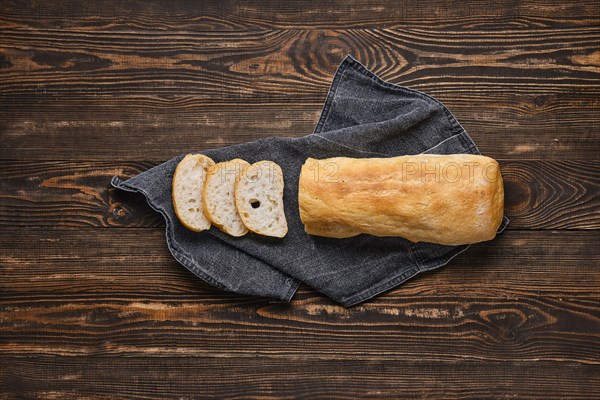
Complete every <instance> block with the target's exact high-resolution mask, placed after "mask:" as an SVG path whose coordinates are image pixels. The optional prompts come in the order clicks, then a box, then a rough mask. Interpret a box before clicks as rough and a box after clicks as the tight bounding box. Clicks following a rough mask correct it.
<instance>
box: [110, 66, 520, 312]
mask: <svg viewBox="0 0 600 400" xmlns="http://www.w3.org/2000/svg"><path fill="white" fill-rule="evenodd" d="M189 152H190V153H193V152H194V149H189ZM201 153H203V154H206V155H207V156H209V157H211V158H212V159H213V160H215V162H220V161H226V160H230V159H233V158H243V159H245V160H247V161H248V162H250V163H253V162H256V161H260V160H273V161H275V162H276V163H278V164H279V165H280V166H281V167H282V169H283V174H284V181H285V189H284V200H285V214H286V218H287V221H288V226H289V232H288V234H287V236H286V237H285V238H283V239H276V238H269V237H262V236H260V235H256V234H253V233H250V234H248V235H246V236H243V237H241V238H234V237H231V236H229V235H227V234H224V233H222V232H220V231H219V230H218V229H216V228H214V227H212V228H211V229H210V230H209V231H206V232H200V233H196V232H192V231H189V230H188V229H186V228H184V227H183V226H182V225H181V224H180V223H179V221H178V220H177V217H176V216H175V213H174V211H173V204H172V202H171V179H172V176H173V172H174V170H175V167H176V166H177V163H178V162H179V161H180V160H181V159H182V158H183V156H184V155H180V156H178V157H175V158H173V159H171V160H169V161H167V162H165V163H163V164H160V165H158V166H156V167H154V168H152V169H150V170H148V171H146V172H144V173H141V174H140V175H137V176H135V177H133V178H131V179H129V180H127V181H121V180H120V179H119V178H117V177H115V178H113V180H112V185H113V186H114V187H116V188H119V189H123V190H127V191H134V192H141V193H143V194H144V195H145V196H146V198H147V201H148V203H149V204H150V206H151V207H152V208H154V209H155V210H156V211H158V212H160V213H161V214H162V215H163V216H164V217H165V220H166V237H167V244H168V247H169V249H170V251H171V253H172V254H173V256H174V257H175V258H176V259H177V260H178V261H179V262H180V263H181V264H183V265H184V266H185V267H187V268H188V269H189V270H190V271H192V272H193V273H194V274H196V275H197V276H198V277H200V278H202V279H203V280H205V281H206V282H208V283H210V284H212V285H214V286H217V287H220V288H223V289H226V290H230V291H233V292H238V293H243V294H249V295H258V296H266V297H270V298H273V299H279V300H286V301H289V300H290V299H291V298H292V296H293V294H294V292H295V291H296V288H297V287H298V285H299V283H300V281H303V282H305V283H307V284H308V285H310V286H311V287H313V288H315V289H316V290H318V291H319V292H322V293H324V294H325V295H327V296H329V297H330V298H331V299H333V300H335V301H336V302H338V303H340V304H342V305H344V306H351V305H354V304H357V303H360V302H362V301H365V300H367V299H369V298H371V297H373V296H375V295H377V294H379V293H381V292H383V291H386V290H388V289H390V288H393V287H395V286H397V285H399V284H400V283H402V282H404V281H406V280H407V279H409V278H411V277H413V276H415V275H417V274H418V273H420V272H423V271H428V270H431V269H435V268H438V267H441V266H443V265H445V264H447V263H448V262H449V261H450V260H451V259H452V258H453V257H455V256H456V255H458V254H459V253H461V252H463V251H465V250H466V249H467V248H468V246H466V245H465V246H443V245H437V244H431V243H412V242H410V241H408V240H405V239H402V238H379V237H373V236H370V235H359V236H356V237H352V238H348V239H331V238H323V237H317V236H310V235H307V234H306V233H305V232H304V227H303V225H302V223H301V221H300V215H299V211H298V178H299V175H300V168H301V166H302V164H303V163H304V162H305V160H306V158H307V157H313V158H327V157H336V156H347V157H392V156H399V155H407V154H420V153H432V154H452V153H473V154H479V150H478V149H477V147H476V146H475V143H474V142H473V141H472V140H471V138H470V137H469V135H468V134H467V133H466V131H465V130H464V128H463V127H462V126H461V125H460V124H459V123H458V121H457V120H456V119H455V118H454V116H453V115H452V114H451V113H450V112H449V111H448V110H447V109H446V107H444V106H443V105H442V104H441V103H440V102H438V101H437V100H434V99H433V98H431V97H430V96H428V95H426V94H423V93H420V92H417V91H414V90H411V89H407V88H404V87H401V86H397V85H394V84H391V83H387V82H384V81H383V80H381V79H380V78H379V77H377V76H376V75H375V74H373V73H372V72H371V71H369V70H368V69H367V68H365V67H364V66H363V65H362V64H360V63H359V62H358V61H356V60H355V59H354V58H353V57H351V56H347V57H346V59H345V60H344V61H343V62H342V63H341V64H340V66H339V68H338V70H337V72H336V74H335V76H334V79H333V82H332V84H331V88H330V90H329V93H328V95H327V99H326V101H325V105H324V107H323V111H322V114H321V117H320V119H319V122H318V124H317V126H316V128H315V131H314V133H313V134H310V135H307V136H304V137H301V138H297V139H290V138H282V137H272V138H267V139H263V140H258V141H256V142H251V143H245V144H240V145H235V146H230V147H225V148H221V149H214V150H207V151H202V152H201ZM507 224H508V220H507V219H506V218H504V220H503V223H502V225H501V226H500V228H499V232H501V231H503V230H504V228H505V227H506V225H507Z"/></svg>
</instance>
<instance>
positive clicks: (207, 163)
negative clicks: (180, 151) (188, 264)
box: [172, 154, 215, 232]
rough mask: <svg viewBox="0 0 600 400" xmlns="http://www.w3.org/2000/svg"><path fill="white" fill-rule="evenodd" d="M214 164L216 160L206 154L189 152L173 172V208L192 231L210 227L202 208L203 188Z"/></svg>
mask: <svg viewBox="0 0 600 400" xmlns="http://www.w3.org/2000/svg"><path fill="white" fill-rule="evenodd" d="M213 165H215V162H214V161H213V160H211V159H210V158H209V157H206V156H205V155H202V154H188V155H186V156H185V157H184V158H183V160H181V161H180V162H179V164H178V165H177V168H176V169H175V173H174V174H173V187H172V190H173V208H174V209H175V214H176V215H177V218H179V221H180V222H181V223H182V224H183V226H185V227H186V228H188V229H190V230H192V231H196V232H200V231H204V230H206V229H208V228H210V221H209V220H208V219H207V218H206V217H205V216H204V211H203V209H202V208H203V207H202V188H203V186H204V180H205V179H206V175H207V173H208V170H209V168H210V167H212V166H213Z"/></svg>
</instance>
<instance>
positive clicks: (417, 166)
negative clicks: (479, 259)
mask: <svg viewBox="0 0 600 400" xmlns="http://www.w3.org/2000/svg"><path fill="white" fill-rule="evenodd" d="M298 203H299V207H300V218H301V220H302V222H303V223H304V225H305V230H306V232H307V233H309V234H314V235H319V236H327V237H336V238H343V237H351V236H355V235H357V234H360V233H367V234H371V235H374V236H401V237H404V238H407V239H409V240H411V241H413V242H420V241H424V242H432V243H440V244H452V245H456V244H466V243H475V242H480V241H484V240H490V239H492V238H494V236H495V235H496V231H497V229H498V227H499V226H500V223H501V222H502V216H503V214H504V189H503V184H502V176H501V174H500V168H499V165H498V163H497V162H496V161H495V160H493V159H491V158H489V157H484V156H477V155H470V154H455V155H447V156H446V155H416V156H402V157H393V158H370V159H354V158H346V157H337V158H330V159H325V160H315V159H311V158H309V159H308V160H307V161H306V162H305V164H304V165H303V166H302V170H301V173H300V180H299V188H298Z"/></svg>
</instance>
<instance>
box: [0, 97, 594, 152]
mask: <svg viewBox="0 0 600 400" xmlns="http://www.w3.org/2000/svg"><path fill="white" fill-rule="evenodd" d="M322 89H323V98H324V97H325V90H326V88H325V86H323V88H322ZM569 91H570V89H565V90H564V91H563V92H562V93H557V94H555V95H539V96H538V95H535V94H531V95H529V94H522V95H515V94H510V93H491V92H488V93H486V94H475V93H463V94H459V93H450V92H448V93H440V94H439V98H440V99H441V100H443V101H444V103H445V104H446V105H447V107H449V108H450V110H451V111H452V112H453V113H454V114H455V115H456V117H457V118H458V120H459V121H460V122H461V124H462V125H463V126H464V127H465V128H466V129H467V131H468V132H469V133H470V134H471V136H472V137H473V139H474V140H475V141H476V143H477V145H478V146H479V148H480V149H481V151H482V152H484V153H485V154H486V155H489V156H491V157H495V158H504V159H511V158H512V159H519V158H521V159H522V158H527V157H534V158H548V157H552V158H554V159H566V160H571V159H573V158H574V157H576V158H577V159H596V158H598V154H599V153H600V141H598V140H597V137H598V132H597V130H595V129H594V126H597V125H598V123H597V122H594V121H596V119H597V118H598V117H597V116H598V113H599V109H600V106H599V103H598V102H599V100H598V98H599V96H592V95H586V94H572V93H569ZM33 96H34V97H35V98H38V101H35V98H34V97H31V96H27V95H26V96H16V97H10V96H8V97H5V98H4V101H5V104H6V105H8V107H4V108H1V109H0V131H2V141H1V142H0V153H1V154H2V156H3V157H4V158H5V159H6V158H10V159H20V160H82V161H84V160H86V161H87V160H106V161H111V160H117V161H136V160H138V159H139V157H140V152H142V153H143V158H144V159H149V160H166V159H169V158H171V157H172V156H174V155H177V154H181V153H185V152H190V151H195V150H205V149H210V148H218V147H223V146H227V145H232V144H237V143H243V142H248V141H252V140H257V139H261V138H265V137H269V136H287V137H299V136H303V135H306V134H309V133H311V132H312V130H313V129H314V126H315V125H316V122H317V120H318V118H319V114H320V111H321V107H322V103H321V102H298V103H290V104H287V103H280V102H279V103H278V102H273V103H262V104H226V103H223V104H206V101H203V100H201V99H197V98H195V97H194V96H187V97H186V96H174V97H171V98H160V97H156V98H150V97H124V98H119V99H113V98H110V99H109V98H105V99H98V98H82V97H78V96H75V97H74V98H72V99H61V100H60V101H54V100H53V99H52V98H51V97H52V96H46V97H45V98H44V99H39V97H38V96H37V95H33ZM73 138H79V139H78V140H73ZM49 149H52V151H49Z"/></svg>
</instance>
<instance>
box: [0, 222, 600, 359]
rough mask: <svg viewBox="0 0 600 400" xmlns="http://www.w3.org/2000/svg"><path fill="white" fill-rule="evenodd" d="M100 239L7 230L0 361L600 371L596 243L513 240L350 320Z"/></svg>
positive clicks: (120, 238)
mask: <svg viewBox="0 0 600 400" xmlns="http://www.w3.org/2000/svg"><path fill="white" fill-rule="evenodd" d="M101 232H103V233H100V232H98V231H97V230H96V229H89V230H83V231H79V232H76V231H67V232H60V231H59V232H54V231H47V230H33V231H19V230H16V231H15V230H13V231H10V232H9V233H10V235H9V236H8V237H9V238H8V239H7V240H5V241H4V244H3V247H2V249H1V250H2V251H1V254H2V256H1V257H0V265H1V266H2V269H1V271H0V272H1V273H2V276H3V281H2V282H3V283H2V287H1V289H2V293H3V299H2V303H1V307H0V332H1V333H2V334H1V335H0V337H1V339H0V351H1V352H2V353H3V354H6V355H10V354H12V355H19V354H22V353H23V352H30V353H36V354H53V355H66V356H77V355H91V354H102V355H106V356H108V355H114V356H118V355H127V356H133V355H135V354H146V355H152V356H159V355H160V356H169V357H231V356H236V357H251V356H253V355H258V354H260V355H264V356H269V357H273V358H283V359H305V358H317V359H321V358H328V357H335V358H337V359H351V358H353V357H357V356H360V357H361V359H373V360H383V359H386V360H405V361H410V360H413V359H414V358H415V357H417V358H418V359H419V360H432V361H436V362H455V361H461V360H472V361H476V360H488V361H510V360H513V361H514V360H519V361H523V362H524V361H535V360H547V361H557V362H558V361H560V362H565V361H568V362H577V363H583V364H599V363H600V358H599V354H600V346H599V345H598V343H599V341H598V336H600V335H599V330H600V319H599V318H598V315H599V314H600V293H599V291H598V287H600V280H599V279H600V277H599V275H598V274H597V271H598V268H599V267H600V264H599V262H600V261H599V260H600V257H599V256H600V254H599V250H598V249H597V248H589V244H590V243H592V242H594V241H596V240H597V239H598V232H596V231H593V232H586V231H580V232H554V233H547V232H535V231H532V232H528V231H516V232H514V231H513V232H510V233H507V234H505V235H502V236H500V237H499V238H497V239H496V240H495V241H493V242H488V243H481V244H479V245H475V246H473V248H472V249H471V251H469V252H466V253H463V254H462V255H460V256H459V257H457V259H455V260H454V261H453V262H452V263H451V264H450V265H448V266H447V267H445V268H442V269H440V270H437V271H435V272H431V273H427V274H423V275H422V276H420V277H417V278H415V279H413V280H411V281H409V282H407V283H406V284H404V285H402V286H401V287H399V288H397V289H394V290H392V291H389V292H387V293H385V294H383V295H381V296H379V297H377V298H376V299H373V300H372V301H370V302H369V303H366V304H364V305H359V306H356V307H353V308H350V309H346V308H343V307H341V306H338V305H336V304H334V303H332V302H331V301H330V300H328V299H327V298H325V297H324V296H322V295H320V294H318V293H316V292H314V291H313V290H311V289H309V288H307V287H303V288H302V289H301V290H300V291H299V293H297V295H296V296H295V298H294V300H293V301H292V303H291V304H281V303H280V304H269V302H268V301H267V300H266V299H262V298H255V297H250V296H240V295H236V294H232V293H226V292H223V291H221V290H218V289H215V288H212V287H210V286H209V285H206V284H204V283H202V282H201V281H200V280H199V279H197V278H195V277H193V276H192V275H191V274H190V273H188V272H186V270H185V269H184V268H183V267H181V266H179V265H178V264H177V263H175V262H174V261H173V260H172V259H171V258H170V257H169V256H168V255H167V254H166V253H167V251H166V250H165V244H164V236H163V233H162V232H155V231H152V230H131V229H128V230H121V231H120V232H118V233H116V234H113V233H112V232H111V231H108V230H104V231H101ZM557 240H563V241H565V242H566V243H569V246H564V247H557V246H555V243H556V241H557ZM481 260H484V261H483V262H482V261H481ZM568 264H574V265H577V268H576V269H564V265H568Z"/></svg>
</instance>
